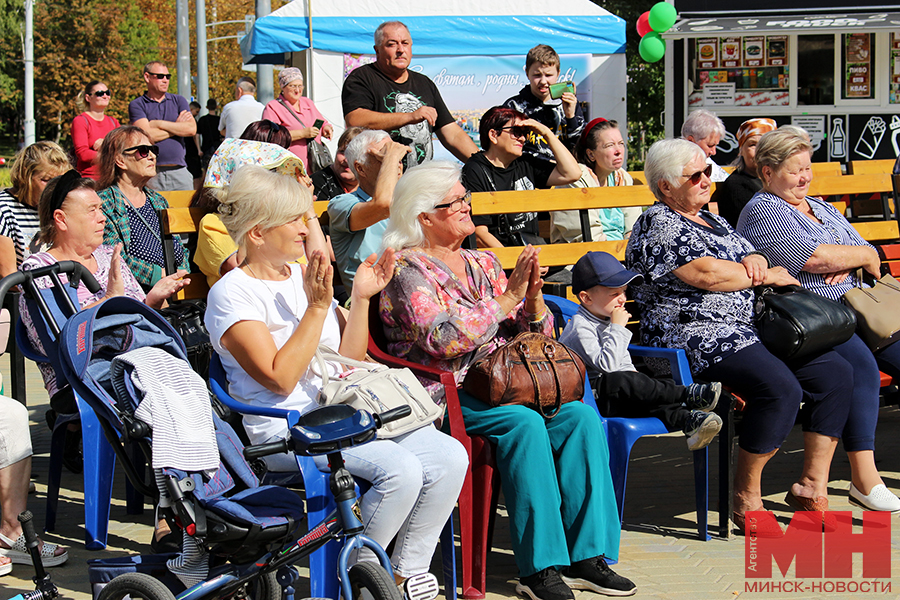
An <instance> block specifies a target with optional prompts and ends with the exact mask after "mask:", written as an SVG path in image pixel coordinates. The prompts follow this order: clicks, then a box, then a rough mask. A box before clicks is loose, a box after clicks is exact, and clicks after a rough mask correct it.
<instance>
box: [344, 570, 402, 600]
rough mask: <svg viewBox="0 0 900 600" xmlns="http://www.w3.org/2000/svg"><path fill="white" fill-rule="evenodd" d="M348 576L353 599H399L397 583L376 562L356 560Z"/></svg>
mask: <svg viewBox="0 0 900 600" xmlns="http://www.w3.org/2000/svg"><path fill="white" fill-rule="evenodd" d="M349 577H350V589H351V590H352V593H353V600H401V596H400V589H399V588H398V587H397V584H396V583H394V581H393V580H392V579H391V576H390V575H388V573H387V571H385V570H384V569H383V568H382V567H381V565H379V564H377V563H372V562H358V563H356V564H355V565H353V566H352V567H350V575H349Z"/></svg>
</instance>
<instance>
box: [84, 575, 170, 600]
mask: <svg viewBox="0 0 900 600" xmlns="http://www.w3.org/2000/svg"><path fill="white" fill-rule="evenodd" d="M126 597H130V598H131V600H135V599H136V598H143V599H144V600H175V595H174V594H173V593H172V592H171V591H170V590H169V588H167V587H166V586H165V585H163V584H162V583H161V582H160V581H159V580H157V579H154V578H153V577H151V576H150V575H147V574H146V573H124V574H122V575H119V576H118V577H116V578H115V579H113V580H112V581H110V582H109V583H108V584H107V585H106V587H104V588H103V589H102V590H101V591H100V594H99V595H98V596H97V600H123V599H124V598H126Z"/></svg>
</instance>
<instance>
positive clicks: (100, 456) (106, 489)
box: [15, 290, 144, 550]
mask: <svg viewBox="0 0 900 600" xmlns="http://www.w3.org/2000/svg"><path fill="white" fill-rule="evenodd" d="M44 292H45V291H44V290H42V294H43V295H44V296H45V299H46V300H47V301H48V305H49V306H50V308H51V310H52V311H53V312H54V315H55V316H56V320H57V324H58V325H59V326H60V327H62V325H63V324H64V323H65V321H66V320H67V317H65V316H64V315H63V313H62V312H61V311H59V309H58V306H57V305H56V303H55V302H53V298H52V296H51V295H50V292H49V290H47V291H46V293H44ZM29 313H30V314H33V315H35V317H36V318H35V317H33V319H34V323H35V326H36V327H41V326H44V327H46V324H45V323H44V321H43V319H42V317H41V316H40V314H38V313H37V311H32V310H29ZM15 327H16V329H15V336H16V345H17V346H18V347H19V350H20V351H21V352H22V354H23V355H24V356H25V357H26V358H28V359H30V360H33V361H34V362H37V363H47V364H50V365H51V366H53V362H52V361H50V360H49V359H48V357H47V356H45V355H43V354H41V353H40V352H38V351H37V350H36V349H35V348H34V346H32V344H31V341H30V340H29V339H28V334H27V332H26V330H25V325H24V324H23V323H22V320H21V319H19V320H17V321H16V326H15ZM43 333H44V334H45V335H46V336H48V337H49V336H51V334H50V332H49V331H45V332H43ZM54 371H56V372H57V373H58V372H59V371H58V370H57V369H56V368H55V367H54ZM59 381H65V379H59ZM72 393H73V394H74V395H75V401H76V404H77V406H78V413H75V414H72V415H60V417H59V418H58V419H57V420H56V423H54V426H53V433H52V434H51V436H50V468H49V471H50V472H49V476H48V480H47V505H46V512H47V514H46V518H45V521H44V528H45V529H46V530H47V531H53V530H54V529H55V527H56V514H57V508H58V505H59V487H60V480H61V478H62V468H63V464H62V456H63V453H64V452H65V439H66V430H67V429H68V424H69V423H71V422H75V421H78V420H80V421H81V439H82V453H83V455H84V540H85V541H84V544H85V546H86V547H87V548H88V550H103V549H104V548H106V541H107V535H108V531H109V511H110V503H111V500H112V488H113V474H114V472H115V467H116V454H115V452H114V451H113V448H112V446H110V444H109V441H108V440H107V439H106V436H105V434H104V432H103V428H102V426H101V425H100V420H99V419H98V418H97V415H96V414H95V413H94V410H93V409H92V408H91V407H90V406H89V405H88V404H87V403H86V402H84V401H83V400H82V399H81V398H80V397H78V395H77V394H75V392H74V391H73V392H72ZM125 494H126V512H127V513H128V514H130V515H135V514H141V513H142V512H143V507H144V497H143V495H141V494H140V492H138V491H137V490H136V489H135V488H134V486H132V485H131V481H130V480H126V484H125Z"/></svg>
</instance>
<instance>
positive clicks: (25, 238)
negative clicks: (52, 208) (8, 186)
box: [0, 190, 41, 267]
mask: <svg viewBox="0 0 900 600" xmlns="http://www.w3.org/2000/svg"><path fill="white" fill-rule="evenodd" d="M40 228H41V223H40V220H39V218H38V212H37V209H35V208H32V207H30V206H27V205H25V204H22V203H21V202H19V201H18V200H16V198H15V197H14V196H13V195H12V194H11V193H10V191H9V190H2V191H0V236H3V237H8V238H10V239H11V240H12V241H13V245H14V246H15V247H16V267H18V266H19V265H21V264H22V261H23V260H25V259H26V258H28V256H29V255H30V254H31V253H32V252H37V251H38V250H39V247H38V246H39V245H38V243H37V241H34V237H35V236H36V234H37V233H38V230H40Z"/></svg>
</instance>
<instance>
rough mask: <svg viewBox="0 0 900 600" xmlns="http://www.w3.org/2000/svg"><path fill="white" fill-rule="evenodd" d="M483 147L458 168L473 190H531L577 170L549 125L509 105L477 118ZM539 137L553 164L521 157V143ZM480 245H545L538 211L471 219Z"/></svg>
mask: <svg viewBox="0 0 900 600" xmlns="http://www.w3.org/2000/svg"><path fill="white" fill-rule="evenodd" d="M479 134H480V136H481V148H482V150H481V152H478V153H477V154H473V155H472V157H471V158H470V159H469V161H468V162H467V163H466V164H465V166H464V167H463V170H462V178H463V185H465V186H466V189H467V190H469V191H471V192H504V191H507V190H533V189H537V188H549V187H552V186H554V185H566V184H568V183H572V182H573V181H575V180H576V179H578V178H579V177H580V176H581V169H579V168H578V162H577V161H576V160H575V157H574V156H572V153H571V152H569V151H568V150H567V149H566V147H565V146H563V143H562V142H561V141H559V138H557V137H556V136H555V135H553V132H552V131H550V128H549V127H547V126H546V125H544V124H543V123H541V122H539V121H536V120H534V119H529V118H528V117H526V116H525V115H524V114H523V113H521V112H519V111H517V110H515V109H513V108H503V107H500V106H495V107H494V108H491V109H489V110H488V111H487V112H486V113H484V116H482V117H481V126H480V128H479ZM536 136H541V137H543V138H544V139H545V140H546V141H547V144H548V145H549V146H550V149H551V150H552V151H553V156H554V157H555V158H556V164H553V163H548V162H547V161H543V160H535V159H531V158H529V157H527V156H522V148H523V147H524V145H525V142H526V141H527V140H529V139H531V138H535V137H536ZM472 220H473V222H474V223H475V237H476V239H477V240H478V246H479V247H482V248H483V247H487V248H499V247H503V246H526V245H528V244H543V243H544V240H543V239H542V238H541V237H540V235H539V233H538V221H537V213H531V212H529V213H516V214H508V215H484V216H475V217H473V218H472Z"/></svg>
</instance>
